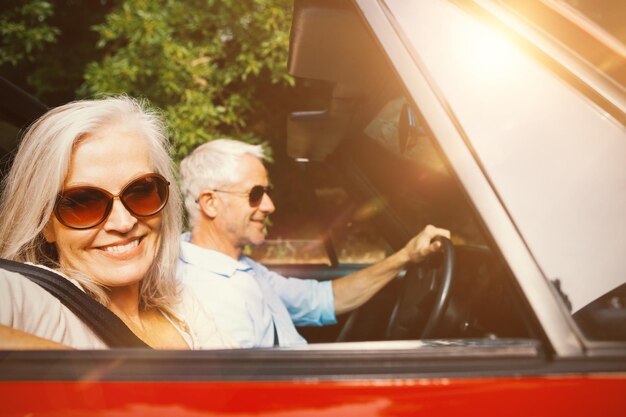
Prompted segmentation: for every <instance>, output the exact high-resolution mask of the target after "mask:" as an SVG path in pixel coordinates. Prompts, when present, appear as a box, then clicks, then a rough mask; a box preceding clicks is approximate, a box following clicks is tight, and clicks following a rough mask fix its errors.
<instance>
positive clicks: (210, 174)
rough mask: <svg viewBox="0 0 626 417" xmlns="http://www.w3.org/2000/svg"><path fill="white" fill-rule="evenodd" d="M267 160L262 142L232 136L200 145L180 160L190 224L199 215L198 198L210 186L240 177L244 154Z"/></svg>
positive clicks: (192, 223) (230, 182)
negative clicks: (252, 141)
mask: <svg viewBox="0 0 626 417" xmlns="http://www.w3.org/2000/svg"><path fill="white" fill-rule="evenodd" d="M246 154H248V155H252V156H254V157H256V158H258V159H259V160H261V161H264V160H267V155H265V152H264V150H263V146H262V145H251V144H249V143H245V142H241V141H238V140H233V139H216V140H212V141H210V142H207V143H205V144H203V145H200V146H198V147H197V148H196V149H195V150H194V151H193V152H192V153H191V154H189V155H188V156H187V157H185V159H183V161H182V162H181V163H180V186H181V191H182V193H183V198H184V201H185V208H186V209H187V215H188V217H189V224H190V226H191V227H193V226H195V224H196V223H197V221H198V216H199V215H200V206H199V204H198V198H199V197H200V193H202V192H203V191H205V190H209V189H219V188H222V187H227V186H230V185H233V184H235V183H237V182H238V181H240V180H241V178H240V175H239V165H240V162H241V158H242V157H243V156H244V155H246Z"/></svg>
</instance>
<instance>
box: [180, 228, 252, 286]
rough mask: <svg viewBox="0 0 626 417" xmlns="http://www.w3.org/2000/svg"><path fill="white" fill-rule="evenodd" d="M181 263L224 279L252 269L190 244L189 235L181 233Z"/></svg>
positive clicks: (229, 258)
mask: <svg viewBox="0 0 626 417" xmlns="http://www.w3.org/2000/svg"><path fill="white" fill-rule="evenodd" d="M179 256H180V259H181V261H183V262H185V263H188V264H191V265H194V266H196V267H199V268H202V269H205V270H207V271H210V272H213V273H215V274H218V275H222V276H225V277H231V276H233V275H234V274H235V273H236V272H237V271H243V272H248V271H250V270H251V269H252V268H251V267H250V266H249V265H246V264H245V263H243V262H240V261H237V260H235V259H233V258H231V257H230V256H228V255H225V254H223V253H221V252H218V251H216V250H213V249H206V248H202V247H200V246H198V245H194V244H193V243H191V233H189V232H187V233H183V235H182V236H181V242H180V255H179Z"/></svg>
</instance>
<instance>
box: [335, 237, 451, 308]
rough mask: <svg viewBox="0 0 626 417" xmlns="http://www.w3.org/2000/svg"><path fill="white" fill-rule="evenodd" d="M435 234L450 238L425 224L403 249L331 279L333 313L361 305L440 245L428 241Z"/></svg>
mask: <svg viewBox="0 0 626 417" xmlns="http://www.w3.org/2000/svg"><path fill="white" fill-rule="evenodd" d="M437 236H445V237H447V238H450V232H449V231H448V230H445V229H439V228H437V227H434V226H431V225H428V226H426V227H425V228H424V230H422V231H421V232H420V233H419V234H418V235H417V236H415V237H414V238H413V239H411V240H410V241H409V242H408V243H407V244H406V245H405V246H404V247H403V248H402V249H400V250H399V251H398V252H396V253H394V254H393V255H391V256H389V257H387V258H385V259H383V260H382V261H380V262H378V263H377V264H374V265H372V266H370V267H368V268H365V269H362V270H360V271H357V272H354V273H352V274H350V275H346V276H345V277H341V278H339V279H336V280H335V281H333V293H334V296H335V314H337V315H339V314H343V313H347V312H349V311H352V310H354V309H355V308H358V307H360V306H361V305H363V304H364V303H365V302H366V301H368V300H369V299H370V298H372V296H374V294H376V293H377V292H378V291H379V290H380V289H381V288H382V287H384V286H385V285H386V284H387V283H388V282H389V281H391V280H392V279H393V278H394V277H395V276H396V275H398V273H399V272H400V271H401V270H402V269H403V268H404V267H405V266H406V265H407V264H408V263H409V262H414V263H417V262H421V261H422V260H424V259H425V258H426V257H428V255H430V254H432V253H434V252H436V251H438V250H439V249H440V248H441V244H440V243H439V242H431V240H432V239H433V238H435V237H437Z"/></svg>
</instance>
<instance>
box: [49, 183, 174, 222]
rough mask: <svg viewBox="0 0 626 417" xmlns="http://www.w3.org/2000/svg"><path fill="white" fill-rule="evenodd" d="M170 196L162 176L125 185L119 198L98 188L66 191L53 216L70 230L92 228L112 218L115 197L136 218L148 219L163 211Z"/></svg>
mask: <svg viewBox="0 0 626 417" xmlns="http://www.w3.org/2000/svg"><path fill="white" fill-rule="evenodd" d="M168 197H169V182H167V180H166V179H165V178H163V177H162V176H161V175H159V174H146V175H142V176H141V177H139V178H135V179H134V180H132V181H131V182H129V183H128V184H126V186H124V188H122V191H120V192H119V194H117V195H113V194H111V193H110V192H108V191H106V190H103V189H101V188H98V187H90V186H81V187H72V188H67V189H65V190H63V191H61V193H60V194H59V196H58V197H57V200H56V203H55V205H54V214H55V216H56V218H57V219H58V220H59V222H61V223H62V224H63V225H65V226H67V227H70V228H72V229H89V228H91V227H95V226H97V225H99V224H100V223H102V222H103V221H104V220H105V219H106V218H107V217H109V214H111V210H112V209H113V200H114V199H115V198H119V199H120V201H121V202H122V204H123V205H124V207H126V210H128V212H129V213H130V214H132V215H133V216H135V217H148V216H154V215H155V214H157V213H158V212H160V211H161V210H163V207H165V204H166V203H167V199H168Z"/></svg>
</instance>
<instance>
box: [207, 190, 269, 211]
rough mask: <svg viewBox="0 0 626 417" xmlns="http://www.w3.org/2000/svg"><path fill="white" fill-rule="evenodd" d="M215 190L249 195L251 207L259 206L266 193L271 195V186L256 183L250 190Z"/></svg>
mask: <svg viewBox="0 0 626 417" xmlns="http://www.w3.org/2000/svg"><path fill="white" fill-rule="evenodd" d="M213 191H214V192H217V193H226V194H237V195H241V196H247V197H248V203H250V207H258V206H259V205H260V204H261V200H263V196H264V195H265V194H267V195H269V192H270V187H264V186H262V185H255V186H254V187H252V188H251V189H250V191H248V192H241V191H227V190H213Z"/></svg>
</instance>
